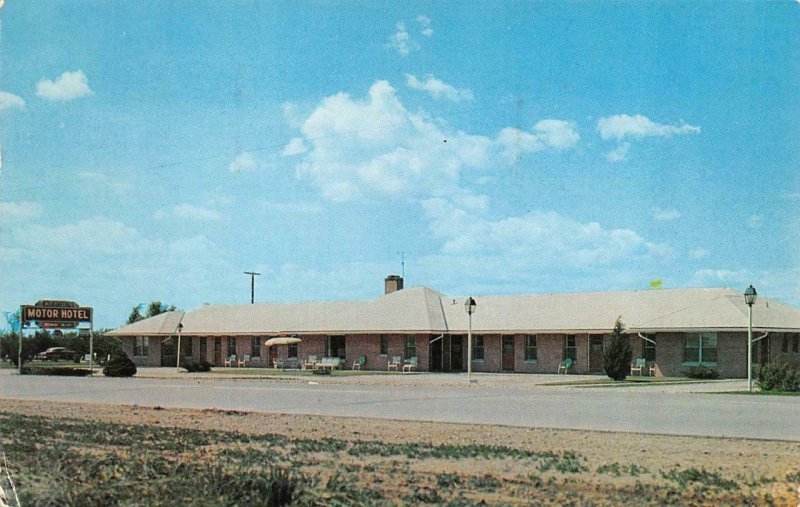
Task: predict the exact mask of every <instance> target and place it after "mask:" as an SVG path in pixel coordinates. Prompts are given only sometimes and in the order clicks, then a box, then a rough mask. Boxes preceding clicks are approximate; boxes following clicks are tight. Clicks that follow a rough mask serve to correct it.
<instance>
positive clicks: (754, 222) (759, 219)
mask: <svg viewBox="0 0 800 507" xmlns="http://www.w3.org/2000/svg"><path fill="white" fill-rule="evenodd" d="M762 225H764V215H750V216H749V217H747V226H748V227H750V228H751V229H760V228H761V226H762Z"/></svg>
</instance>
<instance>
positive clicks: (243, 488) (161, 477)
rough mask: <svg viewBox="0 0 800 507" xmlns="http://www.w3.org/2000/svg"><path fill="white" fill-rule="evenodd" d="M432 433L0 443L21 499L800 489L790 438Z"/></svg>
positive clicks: (458, 497) (593, 500) (408, 500)
mask: <svg viewBox="0 0 800 507" xmlns="http://www.w3.org/2000/svg"><path fill="white" fill-rule="evenodd" d="M42 414H44V415H42ZM428 426H429V425H428ZM441 426H446V428H444V427H443V428H437V427H434V428H429V430H428V432H427V433H426V432H425V431H423V429H424V428H426V427H427V426H426V425H425V424H423V423H413V422H399V421H374V422H372V421H370V420H359V419H349V418H315V417H307V416H303V417H299V416H298V417H293V416H279V415H265V414H252V413H245V412H235V411H216V410H203V411H197V410H193V411H192V410H164V409H161V408H158V407H153V408H146V407H133V408H131V407H115V406H92V405H70V404H52V405H48V404H46V403H40V402H36V403H33V402H29V403H27V404H26V403H25V402H10V403H7V404H5V408H0V447H2V448H3V449H4V451H5V455H6V457H7V459H8V462H9V468H10V471H11V473H12V475H13V478H14V480H15V483H16V485H17V491H18V493H19V496H20V500H21V504H22V505H26V506H28V505H31V506H35V505H65V506H72V505H74V506H90V507H91V506H98V507H99V506H106V505H131V506H132V505H153V506H161V505H163V506H171V505H190V506H201V505H202V506H216V505H225V506H228V505H230V506H233V505H289V504H291V505H307V506H329V505H339V506H345V505H354V506H355V505H359V506H361V505H420V504H436V505H448V506H467V505H531V504H536V505H609V506H610V505H625V504H630V505H665V504H673V505H689V504H691V505H743V504H748V505H766V504H780V505H783V504H788V503H787V502H788V501H793V500H794V499H795V498H794V496H793V495H794V489H795V488H796V486H797V485H796V484H795V482H797V481H800V470H798V469H797V467H796V462H795V460H793V459H792V458H793V457H795V456H796V452H797V451H798V448H797V444H790V445H788V446H787V443H785V442H784V443H764V442H738V441H727V440H724V439H690V438H686V437H665V436H652V435H651V436H647V437H643V438H642V439H639V440H637V439H636V437H635V436H630V435H623V436H615V435H614V434H604V433H592V432H569V431H554V430H535V429H521V428H506V429H502V428H497V427H491V426H468V425H441ZM462 433H464V434H465V435H469V436H468V437H467V438H464V437H461V436H459V435H460V434H462ZM543 437H544V438H543ZM577 440H581V441H582V443H580V442H577ZM569 442H572V443H569ZM621 444H622V445H624V446H625V450H624V451H621V449H619V447H618V446H620V445H621ZM644 447H649V448H650V450H651V451H652V452H651V453H648V454H644V451H640V450H639V449H640V448H641V449H643V448H644ZM675 449H680V451H679V452H678V453H677V454H676V455H674V456H669V457H666V455H668V454H670V453H671V452H673V451H674V450H675ZM711 450H713V451H714V452H713V456H711V454H712V453H711ZM632 453H635V455H636V458H635V459H630V458H631V456H632ZM761 455H763V456H768V458H761V461H759V458H758V456H761ZM742 456H745V458H743V457H742ZM289 500H291V503H288V502H289Z"/></svg>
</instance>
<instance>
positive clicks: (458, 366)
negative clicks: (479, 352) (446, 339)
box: [450, 336, 464, 371]
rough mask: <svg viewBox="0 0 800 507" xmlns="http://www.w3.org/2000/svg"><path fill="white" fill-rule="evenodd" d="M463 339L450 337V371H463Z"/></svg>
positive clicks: (461, 337)
mask: <svg viewBox="0 0 800 507" xmlns="http://www.w3.org/2000/svg"><path fill="white" fill-rule="evenodd" d="M463 351H464V337H463V336H451V337H450V369H451V370H453V371H462V370H463V369H464V353H463Z"/></svg>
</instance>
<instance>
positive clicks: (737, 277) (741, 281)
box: [689, 269, 752, 287]
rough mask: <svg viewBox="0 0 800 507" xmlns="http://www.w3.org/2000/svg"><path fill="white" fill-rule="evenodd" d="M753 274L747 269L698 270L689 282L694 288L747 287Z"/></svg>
mask: <svg viewBox="0 0 800 507" xmlns="http://www.w3.org/2000/svg"><path fill="white" fill-rule="evenodd" d="M751 276H752V275H751V273H750V272H749V271H747V270H746V269H740V270H738V271H732V270H730V269H698V270H697V271H695V272H694V275H692V278H691V280H690V282H689V284H690V285H691V286H694V287H709V286H710V287H718V286H720V285H726V286H732V285H733V286H745V285H746V284H747V283H748V282H747V280H748V279H749V278H750V277H751Z"/></svg>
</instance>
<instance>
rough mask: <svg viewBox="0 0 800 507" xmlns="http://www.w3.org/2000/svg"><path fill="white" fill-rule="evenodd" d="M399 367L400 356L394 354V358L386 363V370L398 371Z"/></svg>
mask: <svg viewBox="0 0 800 507" xmlns="http://www.w3.org/2000/svg"><path fill="white" fill-rule="evenodd" d="M398 368H400V356H392V360H391V361H389V364H388V365H386V370H387V371H388V370H394V371H397V369H398Z"/></svg>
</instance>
